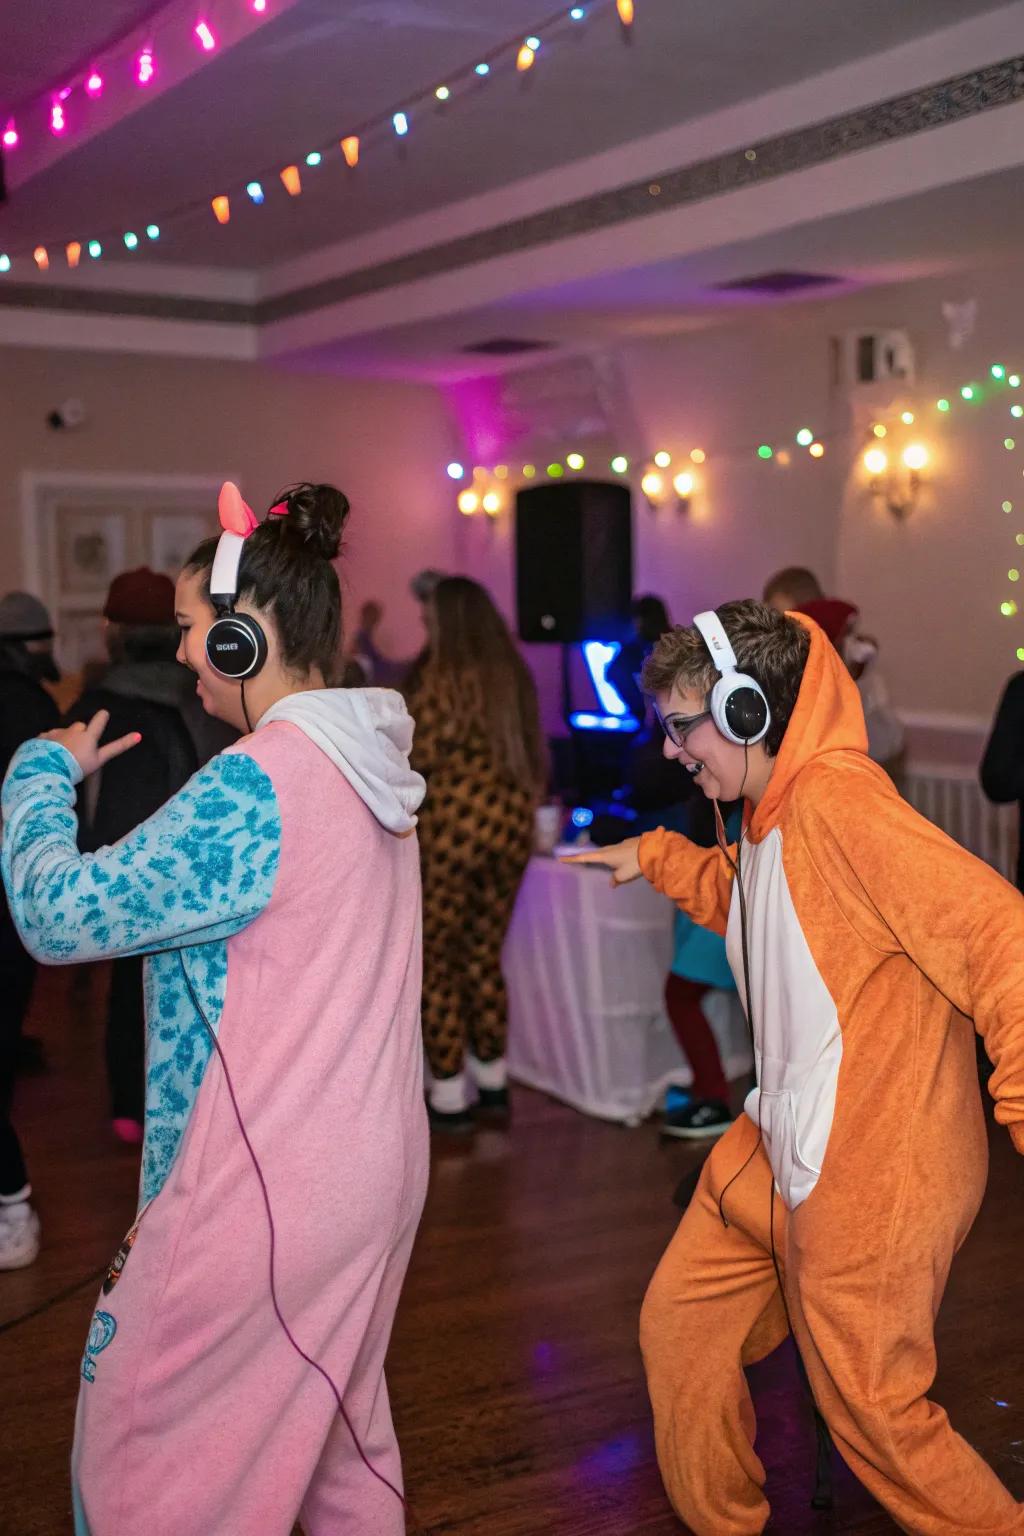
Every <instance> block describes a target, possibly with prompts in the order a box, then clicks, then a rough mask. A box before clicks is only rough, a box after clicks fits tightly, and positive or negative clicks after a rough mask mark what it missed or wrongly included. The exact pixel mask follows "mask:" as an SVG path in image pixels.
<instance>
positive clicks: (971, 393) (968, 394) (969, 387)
mask: <svg viewBox="0 0 1024 1536" xmlns="http://www.w3.org/2000/svg"><path fill="white" fill-rule="evenodd" d="M960 393H961V395H962V396H963V398H964V399H965V400H973V399H974V397H975V394H976V391H975V388H974V385H973V384H965V385H963V387H962V388H961V390H960Z"/></svg>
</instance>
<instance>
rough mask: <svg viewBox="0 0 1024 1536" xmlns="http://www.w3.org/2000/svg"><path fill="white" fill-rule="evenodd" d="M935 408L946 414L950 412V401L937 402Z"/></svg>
mask: <svg viewBox="0 0 1024 1536" xmlns="http://www.w3.org/2000/svg"><path fill="white" fill-rule="evenodd" d="M935 408H936V410H939V411H942V412H943V413H945V412H946V411H948V410H949V401H948V400H936V402H935Z"/></svg>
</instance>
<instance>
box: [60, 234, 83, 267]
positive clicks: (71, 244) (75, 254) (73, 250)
mask: <svg viewBox="0 0 1024 1536" xmlns="http://www.w3.org/2000/svg"><path fill="white" fill-rule="evenodd" d="M64 255H65V256H66V257H67V260H68V266H69V267H77V266H78V263H79V262H80V261H81V259H82V242H81V241H80V240H69V241H68V243H67V245H66V246H65V247H64Z"/></svg>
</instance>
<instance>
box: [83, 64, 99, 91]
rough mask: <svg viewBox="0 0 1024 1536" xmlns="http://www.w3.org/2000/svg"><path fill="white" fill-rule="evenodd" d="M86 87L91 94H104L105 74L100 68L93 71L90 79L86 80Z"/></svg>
mask: <svg viewBox="0 0 1024 1536" xmlns="http://www.w3.org/2000/svg"><path fill="white" fill-rule="evenodd" d="M85 89H86V91H87V92H88V94H89V95H90V96H102V94H103V76H102V75H101V74H100V72H99V70H98V69H94V70H92V71H91V73H90V75H89V78H88V80H86V82H85Z"/></svg>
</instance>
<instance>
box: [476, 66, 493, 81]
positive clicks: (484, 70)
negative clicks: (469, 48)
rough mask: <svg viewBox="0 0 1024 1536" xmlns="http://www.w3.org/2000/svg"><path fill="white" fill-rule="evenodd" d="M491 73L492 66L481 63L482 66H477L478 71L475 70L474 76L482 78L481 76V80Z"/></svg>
mask: <svg viewBox="0 0 1024 1536" xmlns="http://www.w3.org/2000/svg"><path fill="white" fill-rule="evenodd" d="M490 72H491V66H490V65H489V64H484V63H480V64H478V65H477V66H476V69H475V70H474V71H473V73H474V74H475V75H480V76H481V78H482V77H483V76H484V75H489V74H490Z"/></svg>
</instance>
